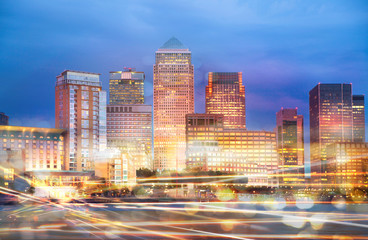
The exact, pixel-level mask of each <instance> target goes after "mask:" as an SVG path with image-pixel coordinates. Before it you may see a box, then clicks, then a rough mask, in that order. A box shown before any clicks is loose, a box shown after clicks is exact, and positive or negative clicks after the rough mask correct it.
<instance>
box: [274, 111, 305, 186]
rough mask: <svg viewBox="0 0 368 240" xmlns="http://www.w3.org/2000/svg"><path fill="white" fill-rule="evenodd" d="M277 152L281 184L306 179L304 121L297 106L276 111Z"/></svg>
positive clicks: (299, 181)
mask: <svg viewBox="0 0 368 240" xmlns="http://www.w3.org/2000/svg"><path fill="white" fill-rule="evenodd" d="M276 138H277V152H278V154H279V169H280V175H281V177H280V185H282V184H295V183H301V182H303V181H304V123H303V116H302V115H298V109H297V108H291V109H289V108H286V109H284V108H282V109H281V110H280V111H279V112H277V113H276Z"/></svg>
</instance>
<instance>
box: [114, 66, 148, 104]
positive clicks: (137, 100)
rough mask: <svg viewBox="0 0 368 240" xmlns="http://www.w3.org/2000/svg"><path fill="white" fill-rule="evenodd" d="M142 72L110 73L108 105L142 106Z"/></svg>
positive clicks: (128, 70) (126, 70) (128, 69)
mask: <svg viewBox="0 0 368 240" xmlns="http://www.w3.org/2000/svg"><path fill="white" fill-rule="evenodd" d="M144 78H145V75H144V72H136V71H135V69H132V68H127V69H125V70H124V71H117V72H110V83H109V90H110V93H109V94H110V101H109V102H110V104H144Z"/></svg>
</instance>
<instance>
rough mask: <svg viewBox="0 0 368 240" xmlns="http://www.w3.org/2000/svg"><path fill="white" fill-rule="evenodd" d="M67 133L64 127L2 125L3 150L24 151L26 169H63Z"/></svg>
mask: <svg viewBox="0 0 368 240" xmlns="http://www.w3.org/2000/svg"><path fill="white" fill-rule="evenodd" d="M65 135H66V131H65V130H63V129H55V128H35V127H18V126H0V142H1V144H2V150H4V151H7V150H12V151H18V150H20V151H23V154H24V161H25V162H24V171H34V170H63V169H64V166H65V156H64V149H65Z"/></svg>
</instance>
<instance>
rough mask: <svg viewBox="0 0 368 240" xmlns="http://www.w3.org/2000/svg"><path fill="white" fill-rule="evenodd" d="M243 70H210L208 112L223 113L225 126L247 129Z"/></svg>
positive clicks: (207, 95) (207, 91) (207, 88)
mask: <svg viewBox="0 0 368 240" xmlns="http://www.w3.org/2000/svg"><path fill="white" fill-rule="evenodd" d="M242 82H243V77H242V73H241V72H210V73H208V86H206V113H208V114H223V115H224V127H225V128H231V129H245V90H244V86H243V83H242Z"/></svg>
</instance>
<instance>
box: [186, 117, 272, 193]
mask: <svg viewBox="0 0 368 240" xmlns="http://www.w3.org/2000/svg"><path fill="white" fill-rule="evenodd" d="M186 143H187V151H186V156H187V162H186V163H187V168H193V167H200V168H203V169H204V170H213V171H222V172H229V173H242V174H245V175H252V174H253V176H257V177H259V179H258V180H257V179H254V177H253V178H252V181H251V182H253V183H256V182H258V183H259V185H260V184H261V183H262V184H263V183H265V182H264V179H265V177H266V179H267V181H266V182H267V183H266V184H265V185H267V186H272V187H275V186H278V179H277V177H275V176H276V175H275V176H274V174H277V172H278V157H277V149H276V134H275V133H274V132H269V131H247V130H245V129H226V128H224V116H223V115H218V114H187V116H186ZM260 169H263V170H260Z"/></svg>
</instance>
